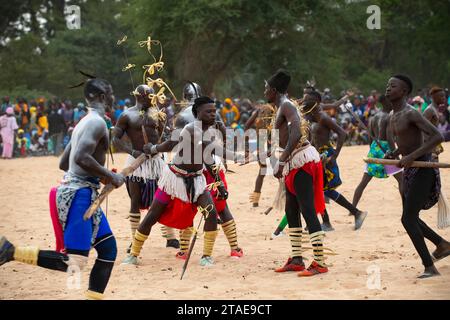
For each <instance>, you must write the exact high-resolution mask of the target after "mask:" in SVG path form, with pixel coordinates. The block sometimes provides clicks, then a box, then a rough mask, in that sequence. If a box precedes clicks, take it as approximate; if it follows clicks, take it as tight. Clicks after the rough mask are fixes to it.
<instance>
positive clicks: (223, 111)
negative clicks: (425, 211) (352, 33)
mask: <svg viewBox="0 0 450 320" xmlns="http://www.w3.org/2000/svg"><path fill="white" fill-rule="evenodd" d="M316 90H317V89H316ZM431 93H432V90H430V89H420V90H418V91H417V93H416V95H415V96H412V97H411V98H409V100H408V103H409V104H410V105H412V106H413V107H414V108H416V109H417V110H419V111H420V112H422V113H423V111H424V110H425V109H426V108H427V107H428V106H429V105H430V104H431V103H432V94H431ZM321 94H322V102H323V103H324V104H330V103H333V102H334V101H336V100H337V98H340V97H342V96H344V94H345V93H344V92H342V93H341V96H340V97H334V96H333V94H332V93H331V90H330V89H328V88H326V89H324V90H323V91H322V92H321ZM444 94H445V95H446V99H445V101H446V103H445V104H441V105H439V106H437V107H438V112H439V124H438V129H439V130H440V131H441V133H442V134H443V135H444V136H445V137H446V140H450V107H449V105H450V98H449V95H448V90H447V89H445V91H444ZM379 98H380V94H379V93H378V92H377V91H375V90H372V91H371V92H370V93H369V94H367V95H363V94H362V93H361V92H357V93H356V94H351V95H350V96H349V97H348V99H346V101H345V102H343V103H342V104H341V105H339V106H337V108H334V109H330V110H327V112H328V114H329V115H330V116H331V117H332V118H333V119H334V120H335V121H336V122H337V123H338V124H339V125H340V126H341V127H342V128H344V130H345V131H346V132H347V141H346V143H345V144H346V145H360V144H368V143H369V137H368V133H367V132H366V130H364V129H363V128H361V126H359V125H358V122H357V121H356V119H355V118H354V116H353V115H352V114H351V113H350V112H349V111H348V109H351V110H352V111H353V113H354V114H356V115H357V116H358V117H359V118H360V120H361V121H362V122H363V123H364V124H365V125H366V126H367V125H368V123H369V120H370V118H371V117H372V116H373V115H375V114H376V113H377V112H378V111H379V109H380V107H381V104H380V103H379ZM215 101H216V108H217V114H218V115H219V116H220V117H221V118H222V120H223V122H224V124H225V126H226V127H228V128H232V129H236V130H239V131H240V132H241V133H242V132H243V130H244V127H245V123H246V122H247V121H248V119H249V118H250V116H251V115H252V113H253V112H254V110H255V108H256V107H257V105H258V104H264V103H265V102H264V101H263V100H259V101H257V102H255V103H252V102H251V101H250V100H249V99H241V98H226V99H224V100H223V101H221V100H219V99H215ZM173 103H174V101H173V100H172V101H170V100H169V101H167V103H166V104H165V105H164V106H162V107H163V110H165V112H167V113H168V116H170V118H173V116H174V115H173V113H174V112H173V110H175V109H176V108H173V106H172V104H173ZM132 105H133V104H132V102H131V101H130V99H124V100H118V101H117V103H116V105H115V106H114V109H113V110H112V111H111V112H108V113H107V115H106V122H107V125H108V127H112V126H114V125H115V123H116V121H117V119H118V118H119V117H120V115H121V114H122V112H123V111H124V110H126V109H127V108H129V107H131V106H132ZM86 114H87V106H86V105H85V103H84V102H78V103H76V104H73V103H72V101H70V100H45V99H44V98H38V99H32V100H29V101H27V100H26V99H24V98H16V99H15V101H14V102H13V101H11V100H10V98H9V97H3V99H2V104H1V107H0V142H1V151H2V158H12V157H26V156H38V155H49V154H51V155H60V154H61V153H62V151H63V150H64V148H65V146H66V145H67V144H68V143H69V141H70V137H71V133H72V131H73V129H74V127H75V126H76V125H77V123H78V122H79V121H80V120H81V119H82V118H83V117H84V116H85V115H86Z"/></svg>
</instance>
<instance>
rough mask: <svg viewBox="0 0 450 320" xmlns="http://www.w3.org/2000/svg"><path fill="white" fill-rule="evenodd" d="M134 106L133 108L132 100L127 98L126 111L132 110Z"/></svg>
mask: <svg viewBox="0 0 450 320" xmlns="http://www.w3.org/2000/svg"><path fill="white" fill-rule="evenodd" d="M132 106H133V104H132V103H131V100H130V99H128V98H126V99H125V107H124V110H127V109H128V108H131V107H132Z"/></svg>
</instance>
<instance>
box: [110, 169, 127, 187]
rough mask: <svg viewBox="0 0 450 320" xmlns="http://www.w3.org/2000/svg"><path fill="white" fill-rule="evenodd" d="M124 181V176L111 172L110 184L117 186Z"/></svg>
mask: <svg viewBox="0 0 450 320" xmlns="http://www.w3.org/2000/svg"><path fill="white" fill-rule="evenodd" d="M124 182H125V177H124V176H123V175H122V174H120V173H114V172H111V184H112V185H113V186H114V187H116V188H119V187H120V186H121V185H123V184H124Z"/></svg>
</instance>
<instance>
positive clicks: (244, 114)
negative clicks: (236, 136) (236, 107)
mask: <svg viewBox="0 0 450 320" xmlns="http://www.w3.org/2000/svg"><path fill="white" fill-rule="evenodd" d="M240 107H241V108H240V117H239V127H240V128H244V127H245V123H246V122H247V121H248V119H250V116H251V115H252V112H253V106H252V102H251V101H250V100H249V99H243V100H242V103H241V106H240Z"/></svg>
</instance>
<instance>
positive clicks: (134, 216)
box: [129, 212, 141, 237]
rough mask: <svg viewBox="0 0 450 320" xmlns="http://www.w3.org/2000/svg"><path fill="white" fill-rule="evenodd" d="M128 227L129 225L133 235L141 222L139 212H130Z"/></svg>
mask: <svg viewBox="0 0 450 320" xmlns="http://www.w3.org/2000/svg"><path fill="white" fill-rule="evenodd" d="M129 217H130V227H131V236H132V237H134V233H135V232H136V230H137V228H138V227H139V223H140V222H141V213H136V212H134V213H130V216H129Z"/></svg>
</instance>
